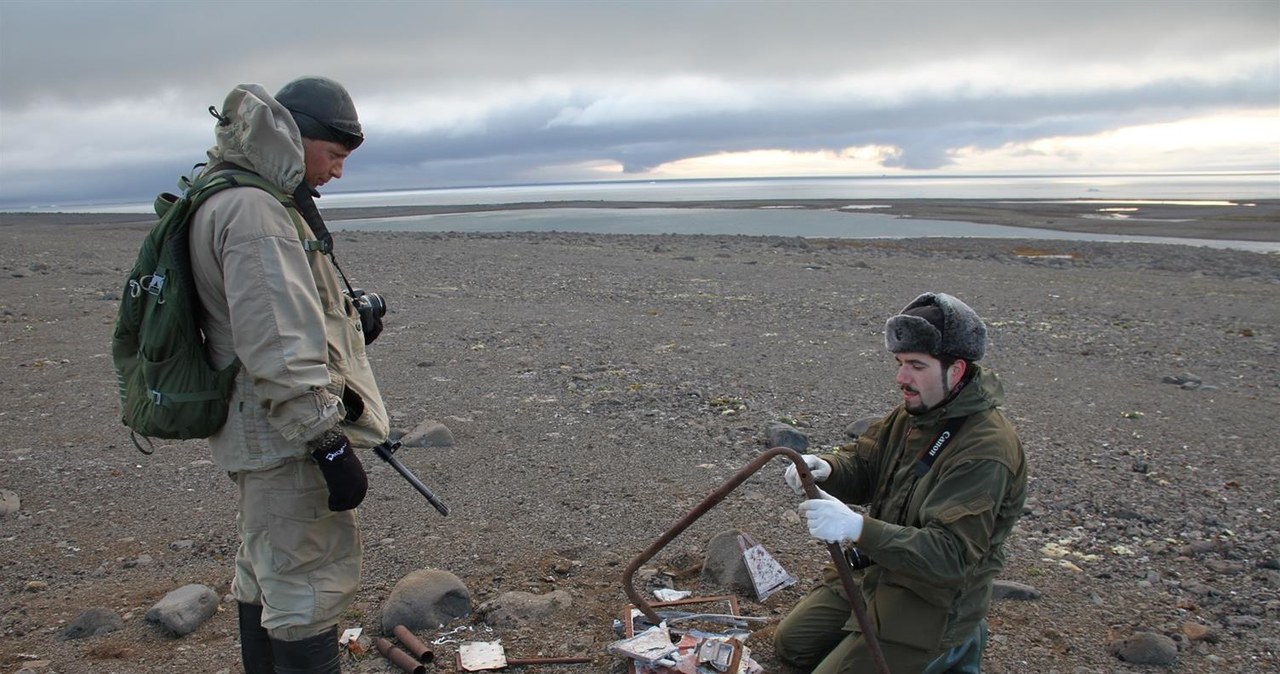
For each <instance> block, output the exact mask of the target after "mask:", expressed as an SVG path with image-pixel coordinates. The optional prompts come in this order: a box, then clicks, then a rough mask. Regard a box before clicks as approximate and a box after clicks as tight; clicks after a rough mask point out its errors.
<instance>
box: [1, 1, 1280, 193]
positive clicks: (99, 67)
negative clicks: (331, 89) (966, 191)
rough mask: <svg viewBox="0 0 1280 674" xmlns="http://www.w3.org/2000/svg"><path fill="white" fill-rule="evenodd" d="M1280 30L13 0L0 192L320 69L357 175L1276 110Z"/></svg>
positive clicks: (146, 141)
mask: <svg viewBox="0 0 1280 674" xmlns="http://www.w3.org/2000/svg"><path fill="white" fill-rule="evenodd" d="M1277 26H1280V4H1277V3H1275V2H1274V1H1272V0H1263V1H1224V2H1218V3H1213V4H1212V5H1210V4H1208V3H1192V2H1185V3H1184V2H1164V3H1152V2H1122V1H1120V2H1108V3H1105V4H1103V3H1061V2H1021V3H1005V2H966V3H933V2H898V3H827V2H777V3H774V2H748V3H737V2H735V3H728V2H710V1H708V2H670V3H665V2H660V3H652V2H643V3H641V2H636V3H628V2H613V3H580V2H547V1H542V2H470V3H461V2H459V3H446V2H433V3H408V2H366V3H342V2H335V3H319V4H317V3H302V2H253V3H250V2H239V1H230V2H223V3H215V4H210V3H178V2H70V1H62V2H31V1H26V0H8V1H6V2H3V3H0V82H3V87H0V207H15V206H27V205H33V204H42V203H52V202H59V203H63V202H66V201H67V200H80V201H102V200H106V199H126V200H127V199H132V200H136V201H146V200H149V199H150V197H151V196H152V195H154V193H155V192H156V191H158V190H160V189H166V188H168V187H169V186H170V185H171V183H172V181H173V178H174V177H175V176H176V175H177V174H178V173H181V172H185V171H186V170H187V169H188V168H189V165H190V164H191V163H192V162H194V161H198V160H199V159H201V157H202V156H203V150H204V149H205V147H206V146H207V144H208V143H209V142H210V140H211V133H210V131H209V129H210V126H211V125H210V121H209V120H208V119H207V117H206V116H205V113H204V110H205V108H206V107H208V105H210V104H216V103H219V102H220V101H221V99H222V96H223V95H224V94H225V92H226V91H227V90H228V89H229V88H230V87H231V86H233V85H234V84H236V83H238V82H242V81H257V82H262V83H263V84H264V85H266V86H267V87H268V88H274V87H277V86H279V85H280V84H283V83H284V82H285V81H287V80H288V79H291V78H292V77H294V76H296V75H299V74H305V73H319V74H326V75H329V76H332V77H335V78H337V79H339V80H341V81H343V82H344V83H345V84H347V86H348V88H349V89H351V91H352V94H353V96H354V97H355V98H356V100H357V104H358V105H360V107H361V110H362V116H365V117H366V119H368V120H370V121H368V122H366V131H367V134H368V136H369V141H368V142H367V143H366V144H365V145H364V146H363V147H362V149H361V150H360V152H357V153H356V154H355V155H353V156H352V158H351V160H350V161H349V162H348V167H347V175H346V177H344V179H343V180H342V181H341V188H342V189H344V190H360V189H393V188H410V187H440V186H455V185H475V184H502V183H511V182H527V181H529V180H530V176H539V177H541V178H543V179H548V180H551V179H555V180H574V179H582V178H585V177H587V176H586V174H584V173H582V172H581V170H575V169H573V168H571V167H572V166H574V165H578V164H583V163H586V162H617V163H619V164H620V165H622V166H623V167H624V170H625V171H627V172H629V173H632V174H635V173H638V172H643V171H645V170H648V169H651V168H652V167H655V166H659V165H662V164H664V163H666V162H671V161H675V160H679V159H684V158H690V157H697V156H702V155H709V154H715V153H723V152H738V151H750V150H757V149H780V150H793V151H816V150H833V151H838V150H840V149H842V148H845V147H851V146H859V145H867V144H877V145H883V146H892V147H894V148H896V152H895V153H893V154H892V155H891V156H890V157H889V158H888V159H887V160H886V162H885V166H886V167H887V168H905V169H911V170H920V171H927V170H933V169H938V168H942V167H945V166H946V165H947V164H948V162H949V161H950V160H951V159H950V158H951V152H952V151H953V150H955V149H957V148H963V147H976V148H998V147H1001V146H1002V145H1004V144H1006V143H1010V142H1023V141H1033V140H1036V139H1039V138H1046V137H1054V136H1060V135H1088V134H1093V133H1099V132H1103V131H1107V130H1112V129H1117V128H1121V127H1123V126H1127V125H1133V124H1142V123H1153V122H1165V121H1177V120H1179V119H1187V118H1192V117H1196V116H1201V115H1208V114H1213V113H1218V112H1230V111H1248V110H1271V111H1275V110H1276V109H1277V105H1278V104H1280V47H1277V44H1280V33H1278V31H1277ZM286 27H287V28H288V30H285V28H286ZM408 102H413V104H412V105H410V104H409V103H408ZM415 106H416V107H415ZM131 110H138V112H136V113H134V112H130V111H131ZM375 120H380V121H381V124H380V123H379V121H375ZM1241 168H1269V169H1272V170H1274V169H1276V168H1280V167H1277V166H1276V165H1274V164H1273V165H1271V166H1261V167H1259V166H1248V167H1241Z"/></svg>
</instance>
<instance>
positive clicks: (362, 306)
mask: <svg viewBox="0 0 1280 674" xmlns="http://www.w3.org/2000/svg"><path fill="white" fill-rule="evenodd" d="M342 292H343V294H344V295H346V296H347V297H350V298H351V302H352V303H353V304H355V305H356V311H357V312H359V313H360V329H361V330H362V331H363V332H364V343H365V344H372V343H373V340H375V339H377V338H378V335H379V334H382V317H383V316H386V315H387V301H386V300H384V299H382V295H379V294H378V293H370V292H365V290H364V288H353V289H352V290H351V291H350V292H347V291H345V290H344V291H342Z"/></svg>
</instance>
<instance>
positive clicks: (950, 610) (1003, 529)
mask: <svg viewBox="0 0 1280 674" xmlns="http://www.w3.org/2000/svg"><path fill="white" fill-rule="evenodd" d="M972 369H973V375H972V376H971V377H970V379H969V382H968V384H967V385H966V386H965V387H964V388H963V389H961V391H960V392H959V393H958V394H957V395H956V396H955V397H954V398H953V399H951V400H950V401H949V402H947V403H946V404H944V405H942V406H940V407H938V408H937V409H934V410H931V411H929V412H927V413H925V414H923V415H919V416H914V415H911V414H908V413H907V411H906V409H905V408H904V407H903V406H899V407H898V408H897V409H895V410H894V411H893V412H891V413H889V415H888V416H886V417H885V418H884V419H883V420H881V421H880V422H878V423H876V424H873V425H872V426H871V428H869V429H868V430H867V432H866V433H864V434H863V435H862V436H860V437H859V438H858V440H857V442H856V443H854V444H853V445H851V446H847V447H845V448H842V449H841V450H840V451H839V452H837V453H836V454H832V455H826V456H823V457H822V458H824V459H826V460H827V461H828V462H829V463H830V464H831V467H832V472H831V476H830V477H829V478H827V479H826V480H825V481H824V482H822V484H821V485H820V486H821V487H822V489H824V490H825V491H827V492H828V493H830V494H831V495H833V496H835V497H836V498H839V499H841V500H843V501H845V502H846V503H852V504H858V505H868V506H869V510H868V514H867V517H866V519H865V520H864V523H863V529H862V537H861V538H860V539H859V541H858V543H857V545H858V547H859V549H860V550H861V551H862V552H864V553H866V554H867V555H868V556H870V557H871V558H872V559H873V560H874V561H875V562H876V564H875V565H874V566H871V567H869V568H867V569H866V571H865V572H863V573H862V574H861V585H862V591H863V594H864V596H865V599H866V602H867V608H868V614H869V615H870V617H871V620H872V622H873V624H875V625H876V628H877V630H878V632H879V637H880V638H881V639H882V640H885V641H890V642H894V643H902V644H905V645H908V646H912V647H915V648H920V649H924V650H930V651H933V650H940V649H941V650H945V649H948V648H951V647H953V646H956V645H958V644H960V643H962V642H963V641H964V640H965V639H966V638H968V637H969V636H970V635H971V633H972V632H973V630H974V629H975V628H976V627H977V625H978V623H979V622H980V621H981V620H982V619H983V618H984V617H985V616H986V614H987V609H988V607H989V606H990V604H991V585H992V583H993V581H994V580H995V578H996V575H997V574H999V572H1000V569H1001V568H1002V567H1003V566H1004V559H1005V557H1004V541H1005V539H1006V538H1008V536H1009V533H1010V531H1012V529H1013V527H1014V524H1016V523H1017V521H1018V518H1019V517H1021V515H1022V508H1023V503H1024V502H1025V500H1026V495H1027V465H1026V458H1025V456H1024V454H1023V451H1022V442H1021V441H1020V440H1019V439H1018V435H1017V432H1016V431H1014V429H1013V426H1012V425H1011V424H1010V423H1009V420H1008V419H1006V418H1005V416H1004V414H1003V413H1002V412H1001V411H1000V410H999V409H998V406H999V405H1000V404H1001V403H1002V402H1003V401H1004V389H1003V387H1002V386H1001V384H1000V380H999V379H998V378H997V377H996V375H995V374H994V373H991V372H988V371H986V370H983V369H982V368H981V367H979V366H976V365H974V366H972ZM954 417H967V419H966V421H965V422H964V425H963V426H961V427H960V429H959V431H958V432H957V433H956V434H955V436H954V437H953V438H952V439H951V441H950V442H949V443H948V444H947V445H946V446H945V447H944V448H943V450H942V453H941V454H940V455H939V456H938V458H937V460H936V462H935V463H934V464H933V467H932V468H931V469H930V470H929V471H928V472H927V473H925V475H924V476H923V477H917V472H916V462H917V460H918V459H919V458H920V457H921V456H922V454H923V453H924V452H925V451H926V450H927V449H928V448H929V447H930V446H931V445H933V443H934V441H935V440H936V439H937V438H938V436H939V434H940V433H941V432H942V431H943V429H944V428H945V427H946V425H947V421H948V420H949V419H952V418H954ZM833 575H834V574H829V576H828V582H834V583H836V584H838V583H839V581H838V580H835V579H834V578H833ZM846 627H847V628H848V629H851V630H854V631H860V630H859V628H858V624H857V621H856V619H854V618H852V617H851V618H850V621H849V623H848V624H847V625H846Z"/></svg>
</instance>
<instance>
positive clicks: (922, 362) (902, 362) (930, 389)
mask: <svg viewBox="0 0 1280 674" xmlns="http://www.w3.org/2000/svg"><path fill="white" fill-rule="evenodd" d="M894 359H895V360H897V361H898V376H897V377H895V378H894V383H896V384H897V385H898V388H899V389H900V390H901V391H902V402H903V403H904V404H905V405H906V408H907V412H909V413H911V414H924V413H925V412H928V411H929V410H931V409H933V408H934V407H936V406H937V405H938V404H939V403H941V402H942V401H943V400H946V399H947V395H948V394H950V393H951V384H952V383H954V382H956V381H958V373H957V372H956V370H957V369H959V370H960V373H959V374H963V363H964V361H960V360H958V361H956V362H955V363H954V364H952V366H951V367H950V368H949V370H950V371H948V370H946V369H943V367H942V361H940V360H938V359H937V358H934V357H933V356H930V355H929V354H927V353H917V352H913V351H906V352H903V353H897V354H894Z"/></svg>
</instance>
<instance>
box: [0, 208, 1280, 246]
mask: <svg viewBox="0 0 1280 674" xmlns="http://www.w3.org/2000/svg"><path fill="white" fill-rule="evenodd" d="M1118 201H1119V200H1107V199H1098V200H1071V201H1066V200H1063V201H1061V202H1059V201H1054V200H1036V199H734V200H705V201H589V200H576V201H538V202H516V203H504V204H470V205H436V206H371V207H361V208H329V209H322V211H321V212H322V213H323V214H324V217H325V219H326V220H330V221H337V220H363V219H367V218H391V217H411V216H415V215H439V214H449V213H477V212H492V211H513V210H532V209H564V208H574V209H582V208H599V209H651V208H689V209H761V208H794V209H809V210H828V211H847V212H849V213H877V214H881V215H890V216H895V217H901V218H922V219H930V220H950V221H959V222H972V223H979V224H989V225H1003V226H1008V227H1032V228H1036V229H1050V230H1057V231H1063V232H1080V233H1090V234H1119V235H1131V236H1162V237H1174V238H1193V239H1213V240H1237V241H1266V242H1280V199H1259V200H1251V201H1248V202H1242V204H1238V205H1208V206H1206V205H1195V204H1193V203H1178V202H1177V201H1160V202H1155V203H1140V202H1133V201H1132V200H1124V203H1117V202H1118ZM1244 203H1247V204H1248V205H1244ZM871 207H875V208H871ZM1109 207H1124V208H1126V209H1134V210H1131V211H1128V210H1127V211H1124V212H1123V213H1120V212H1112V213H1113V215H1111V216H1109V214H1108V213H1105V212H1102V211H1101V209H1103V208H1109ZM1114 215H1124V216H1126V217H1124V218H1119V217H1114ZM153 222H154V217H152V216H150V215H148V214H145V213H25V212H0V228H3V227H27V228H29V227H65V226H81V227H107V228H147V227H150V226H151V224H152V223H153Z"/></svg>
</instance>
